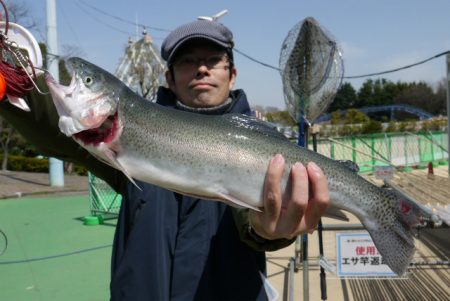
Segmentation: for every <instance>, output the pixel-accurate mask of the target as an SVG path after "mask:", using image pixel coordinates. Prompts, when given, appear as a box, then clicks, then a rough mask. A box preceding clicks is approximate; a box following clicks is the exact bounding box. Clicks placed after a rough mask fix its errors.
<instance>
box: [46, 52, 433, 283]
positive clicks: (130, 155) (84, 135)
mask: <svg viewBox="0 0 450 301" xmlns="http://www.w3.org/2000/svg"><path fill="white" fill-rule="evenodd" d="M66 65H67V66H68V68H69V69H70V70H72V72H73V77H72V82H71V84H70V85H69V86H62V85H59V84H58V83H56V82H55V81H54V80H53V79H52V77H51V76H50V75H47V77H46V81H47V84H48V86H49V89H50V92H51V94H52V97H53V101H54V103H55V106H56V108H57V111H58V114H59V115H60V119H59V128H60V130H61V131H62V132H63V133H64V134H66V135H67V136H72V137H73V138H74V139H75V140H76V141H77V142H78V143H79V144H80V145H81V146H82V147H84V148H85V149H87V150H88V151H89V152H90V153H91V154H93V155H94V156H95V157H97V158H98V159H100V160H102V161H104V162H106V163H107V164H109V165H111V166H113V167H114V168H116V169H118V170H120V171H122V172H123V173H124V174H125V175H126V176H127V177H128V178H129V179H130V181H132V182H134V181H133V178H135V179H139V180H141V181H144V182H148V183H152V184H155V185H158V186H161V187H164V188H167V189H169V190H172V191H175V192H179V193H182V194H186V195H191V196H197V197H201V198H203V199H209V200H218V201H223V202H226V203H228V204H231V205H234V206H239V207H248V208H252V209H255V210H260V209H259V208H261V207H263V185H264V177H265V173H266V171H267V166H268V162H269V161H270V159H271V158H272V157H273V156H274V155H275V154H278V153H280V154H282V155H283V156H284V158H285V161H286V170H285V173H284V177H283V180H282V187H283V188H284V187H285V186H286V183H287V179H288V176H289V170H290V168H291V166H292V165H293V164H294V163H295V162H297V161H300V162H302V163H303V164H305V165H306V164H307V163H308V162H309V161H313V162H315V163H316V164H317V165H319V166H320V167H321V168H322V169H323V171H324V172H325V174H326V176H327V179H328V183H329V189H330V199H331V206H333V207H336V208H339V209H343V210H347V211H349V212H351V213H353V214H354V215H356V216H357V217H358V218H359V220H360V221H361V223H362V224H363V225H364V227H365V228H366V229H367V230H368V231H369V233H370V235H371V237H372V239H373V241H374V243H375V245H376V247H377V249H378V251H379V252H380V253H381V255H382V256H383V258H384V261H385V262H386V263H387V264H388V265H389V267H390V268H391V269H392V270H393V271H394V272H395V273H397V274H398V275H403V274H404V273H405V271H406V269H407V267H408V265H409V263H410V261H411V259H412V256H413V253H414V239H413V235H412V227H414V226H415V225H417V224H420V223H422V222H423V221H424V220H436V218H435V217H434V216H432V215H431V214H430V213H429V212H427V211H426V209H425V208H422V207H421V206H419V205H417V204H415V203H414V202H411V201H410V200H408V199H407V198H405V197H402V196H399V195H397V194H395V193H393V192H391V191H387V190H384V189H381V188H379V187H377V186H375V185H373V184H371V183H370V182H368V181H366V180H364V179H363V178H362V177H360V176H358V175H357V174H356V172H355V171H354V170H352V169H351V168H349V167H348V166H347V165H346V164H342V163H340V162H337V161H334V160H331V159H329V158H327V157H325V156H322V155H320V154H317V153H315V152H312V151H309V150H307V149H305V148H302V147H299V146H297V145H295V144H294V143H291V142H290V141H289V140H287V139H286V138H284V136H282V135H281V134H279V133H278V132H277V131H276V130H275V129H273V128H271V127H269V126H267V125H266V124H265V123H263V122H261V121H258V120H256V119H255V118H252V117H248V116H244V115H240V114H227V115H222V116H209V115H201V114H193V113H189V112H184V111H179V110H174V109H172V108H166V107H163V106H160V105H158V104H154V103H151V102H149V101H148V100H146V99H144V98H142V97H140V96H139V95H137V94H135V93H134V92H133V91H131V90H130V89H129V88H128V87H127V86H126V85H125V84H123V83H122V82H121V81H119V80H118V79H117V78H116V77H114V76H113V75H111V74H110V73H108V72H106V71H105V70H103V69H101V68H99V67H97V66H95V65H93V64H91V63H89V62H87V61H84V60H82V59H80V58H70V59H69V60H68V61H67V62H66Z"/></svg>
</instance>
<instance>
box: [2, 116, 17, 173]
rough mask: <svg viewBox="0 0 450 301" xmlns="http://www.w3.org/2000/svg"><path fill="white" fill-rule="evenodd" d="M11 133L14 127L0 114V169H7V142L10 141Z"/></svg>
mask: <svg viewBox="0 0 450 301" xmlns="http://www.w3.org/2000/svg"><path fill="white" fill-rule="evenodd" d="M13 133H14V129H13V128H12V127H10V126H8V123H7V122H6V121H5V120H3V118H2V117H1V116H0V147H1V149H2V154H3V159H2V169H1V170H7V165H8V155H9V143H10V142H11V138H12V135H13Z"/></svg>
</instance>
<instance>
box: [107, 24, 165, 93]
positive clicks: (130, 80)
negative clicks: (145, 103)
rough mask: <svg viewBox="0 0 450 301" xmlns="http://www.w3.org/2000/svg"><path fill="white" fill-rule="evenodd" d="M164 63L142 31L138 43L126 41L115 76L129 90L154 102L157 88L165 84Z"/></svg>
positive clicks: (147, 36) (147, 35) (149, 38)
mask: <svg viewBox="0 0 450 301" xmlns="http://www.w3.org/2000/svg"><path fill="white" fill-rule="evenodd" d="M165 68H166V67H165V63H164V61H163V59H162V58H161V55H160V53H159V51H158V50H157V49H156V47H155V46H154V45H153V41H152V38H151V37H150V35H149V34H148V33H147V30H146V29H144V31H143V37H142V39H140V40H139V41H136V42H133V41H132V40H131V39H130V40H129V41H128V46H127V47H126V49H125V54H124V56H123V58H122V59H121V62H120V64H119V67H118V68H117V70H116V72H115V75H116V76H117V77H118V78H119V79H120V80H121V81H123V82H124V83H125V84H126V85H127V86H128V87H130V89H132V90H133V91H135V92H136V93H138V94H139V95H142V96H143V97H145V98H146V99H148V100H151V101H153V100H155V98H156V92H157V90H158V87H159V86H161V85H164V84H165V79H164V71H165Z"/></svg>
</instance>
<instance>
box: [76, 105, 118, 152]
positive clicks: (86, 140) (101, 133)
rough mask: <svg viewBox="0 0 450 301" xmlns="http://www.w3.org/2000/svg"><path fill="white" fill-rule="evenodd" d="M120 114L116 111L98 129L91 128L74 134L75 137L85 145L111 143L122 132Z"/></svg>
mask: <svg viewBox="0 0 450 301" xmlns="http://www.w3.org/2000/svg"><path fill="white" fill-rule="evenodd" d="M120 128H121V126H120V121H119V114H118V112H117V111H116V113H114V114H113V115H109V116H108V117H107V118H106V119H105V120H104V121H103V122H102V123H101V124H100V126H98V127H95V128H89V129H86V130H83V131H80V132H78V133H75V134H73V137H74V138H75V139H77V140H78V141H79V142H81V143H83V144H84V145H93V146H97V145H99V144H100V143H110V142H112V141H114V140H115V139H116V137H118V135H119V132H120Z"/></svg>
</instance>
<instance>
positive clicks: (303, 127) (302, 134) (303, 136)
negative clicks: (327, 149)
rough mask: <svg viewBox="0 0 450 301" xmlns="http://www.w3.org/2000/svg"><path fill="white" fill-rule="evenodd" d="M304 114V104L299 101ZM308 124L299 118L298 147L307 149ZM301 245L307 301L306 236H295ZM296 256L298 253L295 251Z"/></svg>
mask: <svg viewBox="0 0 450 301" xmlns="http://www.w3.org/2000/svg"><path fill="white" fill-rule="evenodd" d="M301 103H302V106H303V109H302V112H304V102H303V101H301ZM308 126H309V125H308V123H307V122H306V118H305V116H301V118H300V122H299V131H298V145H300V146H302V147H304V148H308ZM300 244H301V256H302V258H301V261H302V268H303V301H309V267H308V234H303V235H299V236H297V243H296V246H297V245H298V246H300ZM296 254H299V255H300V252H298V250H296Z"/></svg>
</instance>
